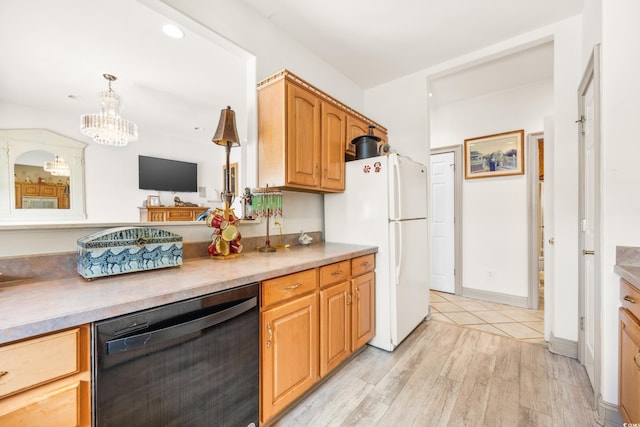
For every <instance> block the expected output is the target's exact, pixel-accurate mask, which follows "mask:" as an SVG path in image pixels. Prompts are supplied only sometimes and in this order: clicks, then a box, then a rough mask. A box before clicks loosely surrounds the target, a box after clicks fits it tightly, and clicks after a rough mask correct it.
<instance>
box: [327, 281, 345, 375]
mask: <svg viewBox="0 0 640 427" xmlns="http://www.w3.org/2000/svg"><path fill="white" fill-rule="evenodd" d="M350 305H351V283H349V281H346V282H342V283H338V284H337V285H333V286H331V287H330V288H327V289H323V290H321V291H320V376H322V377H324V376H325V375H327V374H328V373H329V372H331V371H332V370H333V369H334V368H335V367H337V366H338V365H340V364H341V363H342V362H343V361H344V360H346V359H347V357H349V355H351V353H352V349H351V307H350Z"/></svg>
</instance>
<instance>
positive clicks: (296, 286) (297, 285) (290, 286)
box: [284, 282, 302, 291]
mask: <svg viewBox="0 0 640 427" xmlns="http://www.w3.org/2000/svg"><path fill="white" fill-rule="evenodd" d="M300 286H302V283H300V282H298V283H296V284H295V285H289V286H285V287H284V289H285V291H290V290H293V289H297V288H299V287H300Z"/></svg>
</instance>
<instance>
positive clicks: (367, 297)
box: [351, 272, 375, 351]
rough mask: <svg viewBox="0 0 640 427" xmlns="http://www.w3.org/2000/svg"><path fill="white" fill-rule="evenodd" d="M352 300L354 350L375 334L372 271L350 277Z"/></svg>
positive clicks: (352, 340)
mask: <svg viewBox="0 0 640 427" xmlns="http://www.w3.org/2000/svg"><path fill="white" fill-rule="evenodd" d="M351 289H352V293H353V302H352V304H351V324H352V327H351V333H352V339H351V342H352V344H351V345H352V349H353V351H356V350H357V349H359V348H360V347H362V346H363V345H365V344H366V343H368V342H369V341H371V338H373V336H374V335H375V320H374V316H373V315H374V304H375V298H374V292H375V279H374V273H373V272H369V273H366V274H363V275H362V276H358V277H355V278H353V279H351Z"/></svg>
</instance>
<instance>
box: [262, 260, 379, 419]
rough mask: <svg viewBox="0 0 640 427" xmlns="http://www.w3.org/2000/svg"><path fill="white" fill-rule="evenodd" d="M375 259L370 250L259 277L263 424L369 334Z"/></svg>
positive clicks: (316, 380)
mask: <svg viewBox="0 0 640 427" xmlns="http://www.w3.org/2000/svg"><path fill="white" fill-rule="evenodd" d="M374 260H375V258H374V254H370V255H365V256H361V257H357V258H353V259H346V260H343V261H340V262H335V263H332V264H328V265H324V266H321V267H319V268H315V269H311V270H305V271H302V272H299V273H294V274H290V275H287V276H282V277H278V278H275V279H271V280H266V281H264V282H262V284H261V307H262V309H261V311H262V315H261V316H262V317H261V322H260V342H261V365H260V367H261V369H260V372H261V374H260V375H261V392H260V393H261V397H260V403H261V407H260V414H261V416H260V419H261V422H262V423H265V422H267V421H269V420H270V419H272V418H273V417H274V416H275V415H277V414H278V413H279V412H281V411H282V410H284V409H285V408H286V407H287V406H289V405H290V404H291V403H292V402H294V401H295V400H296V399H298V398H299V397H300V396H302V395H303V394H304V393H305V392H306V391H308V390H309V389H310V388H311V387H312V386H313V385H315V384H316V383H317V382H318V380H319V378H321V377H323V376H325V375H327V374H328V373H329V372H331V371H332V370H333V369H335V368H337V367H338V366H340V364H342V363H343V362H344V361H345V360H347V359H348V358H349V356H351V355H352V354H353V353H354V351H356V350H357V349H359V348H360V347H362V346H363V345H365V344H366V343H367V342H368V341H369V340H370V339H371V338H373V335H374V333H375V328H374V320H373V316H374V305H373V304H374V300H373V298H374V286H375V283H374V273H373V269H374V267H375V263H374Z"/></svg>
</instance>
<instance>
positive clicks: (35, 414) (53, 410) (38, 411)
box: [0, 382, 81, 426]
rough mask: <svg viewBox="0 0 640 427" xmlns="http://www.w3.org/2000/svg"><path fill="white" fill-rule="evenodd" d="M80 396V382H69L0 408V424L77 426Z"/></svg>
mask: <svg viewBox="0 0 640 427" xmlns="http://www.w3.org/2000/svg"><path fill="white" fill-rule="evenodd" d="M80 396H81V393H80V383H79V382H76V383H73V384H69V385H67V386H64V387H61V388H59V389H57V390H54V391H52V392H50V393H47V394H45V395H43V396H40V397H39V398H38V399H35V400H33V401H28V402H25V403H24V405H20V406H18V407H16V408H12V409H10V410H9V411H7V412H2V411H1V410H0V425H6V426H79V425H81V420H80V411H79V410H78V407H79V405H80V399H81V398H80Z"/></svg>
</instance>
